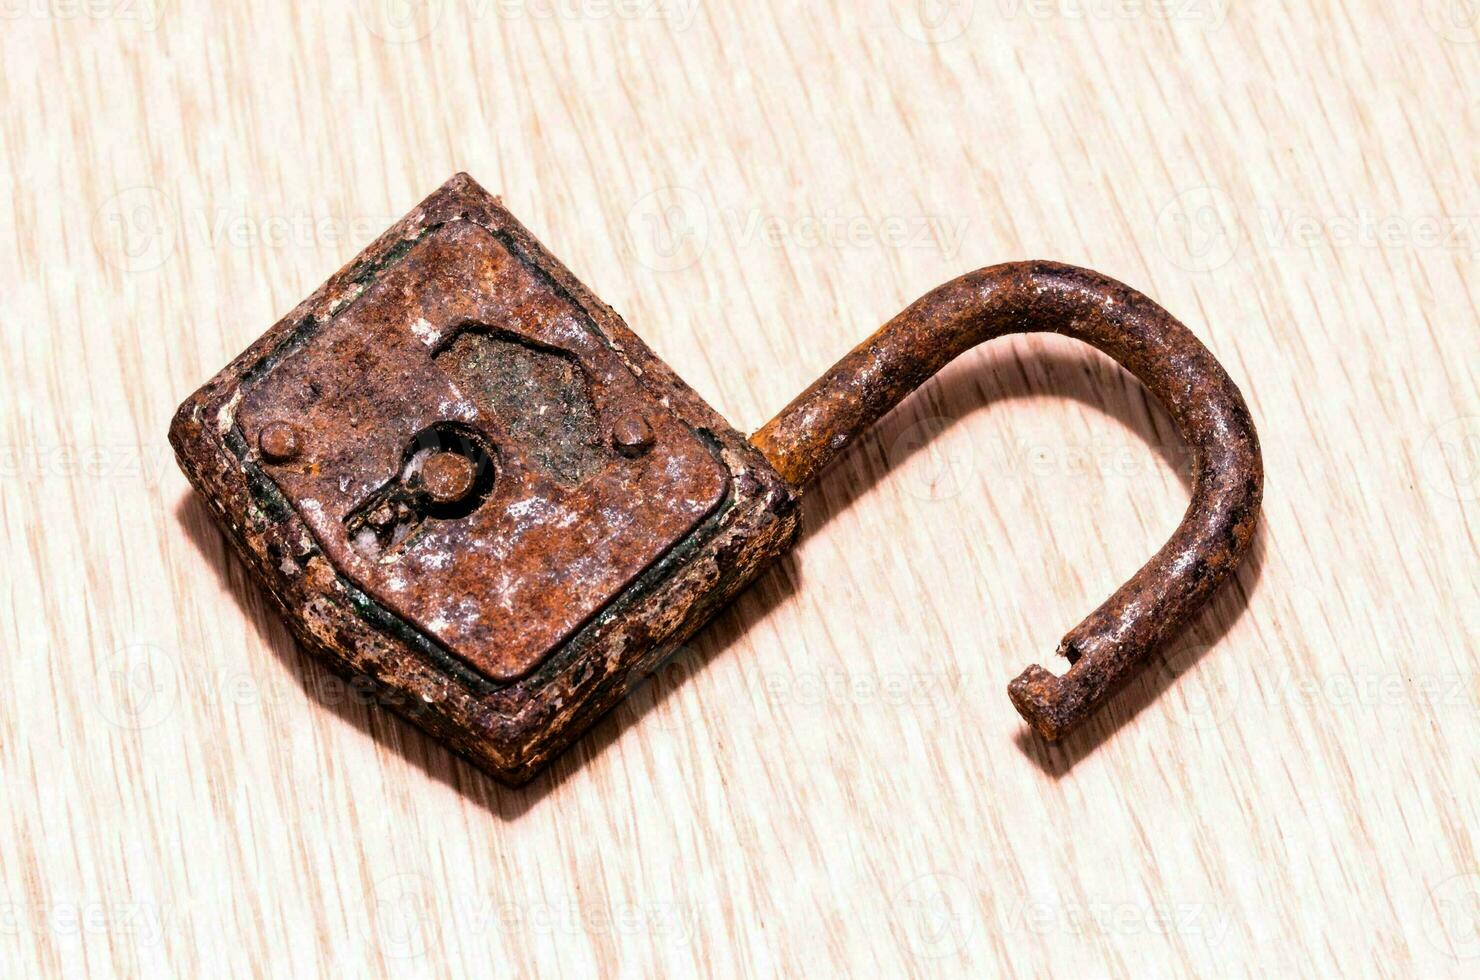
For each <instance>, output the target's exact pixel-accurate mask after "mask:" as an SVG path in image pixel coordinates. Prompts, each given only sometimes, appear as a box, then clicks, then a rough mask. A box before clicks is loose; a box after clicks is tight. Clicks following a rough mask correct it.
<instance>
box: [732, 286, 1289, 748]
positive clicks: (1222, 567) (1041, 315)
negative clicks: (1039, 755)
mask: <svg viewBox="0 0 1480 980" xmlns="http://www.w3.org/2000/svg"><path fill="white" fill-rule="evenodd" d="M1038 331H1042V332H1052V333H1059V334H1063V335H1065V336H1068V337H1074V338H1076V339H1079V340H1083V341H1085V342H1087V343H1089V344H1092V345H1094V346H1095V347H1097V348H1099V349H1100V350H1102V351H1104V352H1105V353H1106V354H1108V355H1110V356H1111V357H1113V358H1114V359H1115V360H1117V361H1119V362H1120V363H1121V364H1122V365H1124V366H1125V367H1127V368H1128V369H1129V370H1130V371H1131V372H1133V373H1134V374H1135V375H1136V376H1137V377H1138V378H1140V379H1141V381H1142V383H1144V384H1145V385H1146V387H1147V388H1148V389H1149V390H1150V391H1151V393H1152V394H1154V395H1155V396H1156V397H1157V398H1158V399H1159V400H1160V401H1161V403H1162V404H1163V405H1164V406H1165V407H1166V409H1167V411H1168V412H1169V413H1170V414H1171V416H1172V419H1173V421H1174V422H1175V423H1176V425H1177V427H1178V429H1179V430H1180V431H1181V433H1182V436H1183V438H1185V439H1186V440H1187V443H1188V445H1189V447H1190V448H1191V450H1192V454H1193V460H1194V467H1193V477H1194V478H1193V491H1192V502H1191V505H1190V506H1189V507H1188V510H1187V513H1186V515H1185V516H1184V517H1183V519H1182V522H1181V524H1180V526H1179V527H1178V528H1177V530H1176V532H1175V533H1174V534H1173V535H1172V537H1171V540H1169V541H1168V542H1167V543H1166V545H1165V546H1163V547H1162V549H1161V550H1160V551H1158V552H1157V553H1156V554H1155V555H1154V556H1153V557H1152V558H1151V560H1150V561H1149V562H1147V564H1146V565H1145V566H1144V567H1143V568H1141V570H1140V571H1139V572H1137V573H1136V575H1135V576H1134V577H1133V578H1131V580H1130V581H1129V582H1127V583H1126V584H1125V585H1124V586H1122V587H1121V588H1120V589H1119V590H1118V591H1116V593H1115V594H1114V595H1112V596H1111V597H1110V598H1109V599H1107V600H1106V601H1105V602H1104V603H1103V604H1102V605H1101V606H1100V607H1099V608H1098V609H1096V610H1095V611H1094V612H1093V613H1091V614H1090V615H1089V617H1088V618H1086V619H1085V620H1084V621H1083V622H1082V623H1080V624H1079V625H1078V626H1076V627H1075V628H1074V629H1073V630H1071V631H1070V632H1069V634H1068V635H1067V636H1065V637H1064V639H1063V641H1062V642H1061V643H1060V644H1059V650H1058V652H1059V654H1060V655H1061V656H1063V657H1065V658H1067V659H1068V661H1069V663H1070V665H1071V666H1070V667H1069V670H1068V671H1067V672H1066V673H1065V674H1063V675H1062V676H1055V675H1054V674H1051V673H1050V672H1049V671H1047V670H1045V669H1044V668H1042V667H1039V666H1031V667H1029V668H1027V669H1026V670H1024V671H1023V672H1022V674H1021V675H1019V676H1018V677H1017V679H1016V680H1014V681H1013V682H1012V683H1011V685H1009V687H1008V694H1009V695H1010V696H1011V698H1012V702H1013V704H1014V705H1016V707H1017V709H1018V711H1019V712H1020V713H1021V714H1022V715H1023V717H1024V718H1025V719H1027V721H1028V722H1029V723H1031V724H1032V726H1033V727H1034V729H1036V730H1037V731H1038V732H1039V733H1040V734H1041V735H1043V736H1044V737H1045V738H1049V739H1057V738H1061V737H1063V736H1064V735H1066V734H1068V733H1069V732H1070V731H1072V730H1073V729H1074V728H1075V727H1077V726H1078V725H1079V724H1080V723H1082V722H1083V721H1084V720H1085V719H1086V718H1087V717H1088V716H1089V715H1090V714H1091V713H1092V712H1093V711H1094V710H1095V708H1097V707H1098V706H1099V705H1101V704H1103V703H1104V701H1105V700H1106V699H1107V698H1108V697H1109V696H1110V695H1111V694H1112V693H1113V692H1114V691H1115V690H1116V688H1117V687H1119V686H1120V685H1121V684H1123V683H1124V682H1125V681H1126V680H1127V679H1129V678H1130V677H1131V676H1133V675H1134V673H1135V672H1136V671H1137V670H1138V669H1139V668H1140V666H1141V665H1142V664H1143V663H1144V662H1145V660H1146V659H1147V657H1148V656H1149V655H1150V653H1151V652H1152V651H1153V650H1155V649H1156V648H1157V647H1158V646H1159V645H1160V644H1161V643H1162V642H1164V641H1165V640H1166V639H1168V638H1169V637H1171V636H1172V635H1174V634H1175V633H1177V632H1178V631H1179V630H1181V629H1182V627H1183V626H1184V625H1185V624H1186V623H1187V621H1188V619H1189V618H1190V617H1191V616H1192V614H1193V613H1194V612H1196V610H1197V609H1198V608H1199V607H1200V606H1201V605H1202V604H1203V603H1204V602H1205V601H1206V600H1207V599H1208V597H1209V596H1210V595H1212V593H1213V591H1214V590H1215V589H1217V588H1218V586H1219V585H1220V584H1222V583H1223V582H1224V581H1225V580H1226V579H1227V578H1228V576H1229V574H1230V573H1231V572H1232V571H1233V569H1234V567H1235V566H1236V565H1237V564H1238V562H1239V560H1240V559H1241V558H1242V557H1243V555H1244V553H1245V552H1246V551H1247V550H1248V548H1249V545H1250V544H1251V543H1252V542H1253V539H1254V529H1255V525H1256V523H1257V521H1258V516H1259V506H1260V500H1261V497H1262V494H1263V486H1264V470H1263V464H1262V462H1261V459H1260V453H1259V440H1258V436H1257V435H1256V433H1255V431H1254V423H1253V420H1252V419H1251V418H1250V416H1249V410H1248V408H1247V407H1246V406H1245V404H1244V400H1243V397H1242V395H1241V394H1240V393H1239V390H1238V388H1237V387H1236V386H1235V385H1234V383H1233V381H1232V380H1231V379H1230V378H1229V377H1228V374H1227V373H1226V372H1225V371H1224V370H1223V368H1222V366H1221V365H1219V363H1218V361H1217V360H1216V359H1215V358H1214V357H1213V355H1212V354H1211V353H1209V352H1208V350H1207V348H1206V347H1204V346H1203V345H1202V344H1201V343H1200V342H1199V341H1198V340H1197V338H1196V337H1195V336H1193V334H1192V332H1191V331H1189V330H1188V329H1187V328H1186V327H1184V326H1183V325H1182V324H1181V323H1179V322H1177V320H1176V319H1175V318H1173V317H1172V316H1171V314H1169V313H1167V312H1166V311H1165V310H1163V309H1162V308H1161V307H1160V306H1157V305H1156V304H1155V303H1154V302H1152V301H1151V300H1150V299H1147V298H1146V297H1145V296H1143V295H1141V294H1140V293H1138V292H1136V291H1135V290H1133V289H1131V288H1130V287H1128V286H1125V285H1123V284H1121V283H1118V282H1116V281H1115V280H1113V279H1109V278H1107V277H1105V276H1102V275H1099V274H1098V273H1094V272H1090V271H1088V270H1085V269H1077V268H1074V267H1072V266H1066V265H1059V264H1057V263H1051V262H1022V263H1013V264H1008V265H1000V266H994V267H992V268H988V269H981V270H978V271H977V272H973V273H969V274H968V275H965V276H962V277H960V278H959V279H956V280H954V281H952V282H949V283H946V284H945V285H943V286H941V287H939V288H937V289H935V290H933V291H932V292H930V293H928V294H926V295H925V296H924V297H922V298H921V299H919V300H918V301H916V302H915V303H914V304H913V305H911V306H910V307H909V308H908V309H906V310H904V311H903V312H902V313H900V314H899V315H898V316H897V317H895V318H894V319H893V320H891V321H889V322H888V323H887V324H885V325H884V326H883V327H881V328H880V329H879V330H878V331H877V332H876V333H875V334H874V335H873V336H872V337H870V338H869V339H867V340H865V341H864V342H863V343H862V344H860V345H859V346H858V347H856V348H854V349H853V351H852V352H850V353H849V354H848V355H847V356H845V357H844V358H843V359H842V360H840V361H839V362H838V363H837V364H835V365H834V366H833V367H832V368H831V369H829V370H828V371H827V373H825V374H824V375H823V376H822V377H821V378H820V379H818V380H817V382H816V383H814V384H813V385H812V386H811V387H809V388H808V389H807V390H806V391H805V392H803V393H802V394H801V395H799V396H798V397H797V398H796V399H795V400H794V401H793V402H792V403H791V404H790V405H788V406H787V407H786V408H785V409H784V410H782V412H781V413H780V414H779V415H777V416H776V417H775V418H774V419H772V420H771V421H770V422H769V423H767V424H766V425H765V427H763V428H762V429H761V430H760V431H758V432H757V433H756V434H755V435H754V436H753V437H752V442H754V443H755V445H756V446H758V447H759V448H760V449H761V451H762V452H764V453H765V454H766V458H767V459H769V460H770V461H771V463H772V465H774V466H775V467H776V469H777V471H778V472H780V473H781V475H782V476H783V477H784V478H785V479H786V480H787V482H788V483H790V484H791V485H792V487H793V488H794V489H795V490H797V491H798V492H799V493H800V492H801V491H802V490H803V489H804V488H805V487H806V486H807V485H808V484H810V483H812V482H813V480H814V479H816V477H817V476H818V474H819V473H820V472H821V471H822V469H823V468H824V467H825V466H826V465H827V463H828V462H829V461H830V460H832V459H833V458H834V457H835V456H837V454H838V453H840V452H841V451H842V450H843V449H844V447H846V446H847V445H848V444H849V443H850V442H851V441H852V440H853V438H854V437H856V436H857V435H858V434H859V433H860V432H862V431H863V430H865V429H866V428H868V426H869V425H871V424H872V423H873V422H874V421H875V420H876V419H878V418H879V417H880V416H882V415H883V414H884V413H885V412H887V411H889V410H890V409H891V408H893V407H894V406H895V405H897V404H898V403H899V402H900V401H901V400H902V399H903V398H904V397H905V396H906V395H908V394H909V393H910V392H911V391H913V390H914V389H915V388H917V387H919V385H920V384H922V383H923V382H924V381H925V380H926V379H927V378H929V377H930V376H931V375H933V374H935V372H937V371H939V370H940V369H941V368H942V367H944V366H945V365H946V364H948V363H950V361H952V360H953V359H955V358H956V356H957V355H959V354H961V353H962V352H963V351H966V350H967V349H969V348H971V347H974V346H976V345H977V344H979V343H982V342H984V341H987V340H991V339H992V338H994V337H1000V336H1002V335H1004V334H1009V333H1030V332H1038Z"/></svg>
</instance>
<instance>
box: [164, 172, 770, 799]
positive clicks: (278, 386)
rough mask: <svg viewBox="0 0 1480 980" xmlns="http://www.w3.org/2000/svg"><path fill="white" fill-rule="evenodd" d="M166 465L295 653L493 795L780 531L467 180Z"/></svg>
mask: <svg viewBox="0 0 1480 980" xmlns="http://www.w3.org/2000/svg"><path fill="white" fill-rule="evenodd" d="M170 441H171V443H172V444H173V446H174V447H175V451H176V455H177V457H178V459H179V461H180V464H181V467H182V469H184V471H185V473H186V475H187V476H188V477H189V478H190V480H191V482H192V483H193V484H194V485H195V486H196V488H197V489H198V490H199V491H200V492H201V494H202V496H203V497H204V499H205V500H206V502H207V504H208V505H209V507H210V508H211V511H212V514H213V515H214V516H215V517H216V519H217V520H218V522H219V523H220V524H221V526H222V528H223V529H224V530H225V532H226V533H227V535H228V538H229V540H230V541H231V542H232V543H233V545H234V546H235V547H236V548H237V550H238V551H239V553H240V554H241V555H242V557H243V559H244V560H245V561H246V562H247V564H248V567H249V568H250V569H251V571H252V572H253V573H254V575H255V576H256V577H257V578H258V579H259V580H260V581H261V582H262V583H263V584H264V585H265V586H266V587H267V589H268V590H269V593H270V594H271V596H272V598H273V600H274V601H275V603H276V604H277V605H278V607H279V608H280V609H281V610H282V611H283V613H284V615H285V616H286V618H287V621H288V623H289V625H290V626H291V627H292V629H293V631H294V633H295V635H296V636H297V637H298V638H299V639H300V641H302V642H303V643H304V644H305V646H306V647H307V648H308V649H310V650H311V651H313V652H315V653H316V654H318V655H320V656H322V657H324V658H325V659H326V660H327V661H328V662H329V663H330V664H331V665H333V666H334V667H335V668H336V669H339V670H341V671H345V672H353V673H357V674H363V675H365V676H367V677H369V678H370V679H371V680H372V681H374V682H375V684H376V685H377V688H378V690H379V692H380V694H381V696H382V697H383V699H384V700H385V702H386V703H387V704H389V705H390V706H391V707H393V708H395V709H397V710H398V711H400V712H402V713H403V714H405V715H407V716H408V717H410V718H412V719H414V720H415V721H417V722H418V723H419V724H421V725H422V726H424V727H425V728H427V729H428V730H429V731H431V732H432V733H433V734H435V735H436V736H438V737H439V738H441V739H443V740H444V741H446V742H447V743H448V744H449V745H451V746H452V747H453V748H455V749H456V750H457V751H459V752H461V753H463V754H464V755H466V756H467V757H468V758H470V759H471V760H473V761H474V762H476V763H477V764H478V765H480V766H482V767H483V768H485V769H487V770H488V771H489V772H491V773H493V774H494V775H496V776H497V777H498V778H500V779H502V780H504V781H507V782H511V783H518V782H523V781H524V780H526V779H528V778H530V777H531V776H532V775H534V774H535V773H536V772H537V771H538V770H539V769H540V768H541V767H542V766H544V765H545V764H546V763H548V762H549V761H550V759H551V758H552V757H553V756H554V755H555V754H556V753H557V752H559V751H560V749H562V748H563V747H564V746H565V745H567V744H568V743H569V742H570V741H571V740H572V739H573V738H575V737H576V735H578V734H579V733H580V732H581V731H583V730H584V729H585V728H586V727H587V726H589V725H590V724H591V722H592V721H594V720H595V719H596V718H597V717H599V716H600V715H601V714H603V713H604V712H605V711H606V710H608V709H609V708H610V707H611V706H612V705H613V704H615V703H616V701H617V700H619V699H620V698H621V697H622V696H623V695H624V694H625V693H626V692H627V691H628V690H629V689H630V688H631V687H632V686H633V684H635V683H636V681H637V680H638V679H640V678H641V677H642V676H643V675H645V674H646V673H647V672H649V671H651V670H652V669H653V668H654V667H656V666H657V665H658V664H659V663H661V662H662V660H663V659H664V658H665V657H666V656H668V655H669V653H670V652H671V651H672V650H673V649H674V648H675V646H676V645H678V644H679V643H681V642H682V641H683V640H685V639H686V638H687V637H688V636H690V635H691V634H692V633H693V632H694V631H695V630H696V629H698V628H699V627H700V626H701V625H702V624H703V623H704V622H705V621H707V620H708V619H709V617H710V616H712V615H713V614H714V613H715V612H716V611H717V610H718V609H720V608H721V607H722V606H723V605H724V604H725V603H726V602H727V601H728V600H729V599H730V598H731V597H732V596H733V595H734V594H735V592H737V591H738V590H739V589H740V588H742V587H743V586H744V585H745V584H746V583H747V582H749V581H750V580H751V579H753V578H754V576H755V575H756V574H758V573H759V571H760V570H761V569H762V568H764V567H765V566H766V565H767V564H768V563H769V562H771V561H772V560H774V559H775V558H776V557H777V556H778V555H779V554H781V553H782V552H783V551H785V550H786V549H787V548H788V547H790V545H791V544H792V542H793V541H794V540H795V538H796V534H797V530H798V522H799V517H798V513H797V509H796V506H795V499H794V497H793V495H792V494H791V491H790V489H789V488H788V487H787V486H786V484H785V482H784V481H783V480H781V478H780V477H779V476H778V475H777V474H776V473H775V472H774V471H773V470H772V469H771V467H770V466H769V464H767V463H766V461H765V459H764V457H763V456H761V454H760V453H759V452H758V451H757V450H755V449H754V447H752V446H751V445H750V444H749V443H748V442H747V441H746V440H745V438H744V436H742V435H741V434H740V433H738V432H736V431H735V430H734V429H732V428H731V427H730V426H729V425H727V424H726V423H725V421H724V420H723V419H722V418H721V417H720V416H719V415H718V414H716V413H715V412H714V411H713V410H712V409H711V408H709V407H708V406H707V405H706V404H705V403H704V402H703V401H702V400H701V399H700V398H699V397H698V396H697V395H696V394H695V393H694V392H693V391H692V390H691V389H689V388H688V387H687V386H686V385H684V384H683V382H682V381H680V380H679V379H678V377H677V376H676V375H674V374H673V372H672V370H670V369H669V368H668V367H667V366H666V365H664V364H663V363H662V361H660V360H658V359H657V358H656V357H655V356H654V355H653V354H652V352H651V351H650V350H648V348H647V347H646V346H645V345H644V344H643V343H642V341H641V340H640V339H638V338H637V337H636V335H634V334H633V333H632V332H631V331H630V330H629V329H628V328H627V326H626V325H625V324H624V323H622V321H621V319H620V318H619V317H617V316H616V314H615V313H613V312H612V311H611V310H610V309H609V308H607V307H606V306H604V305H603V304H601V303H600V301H598V300H597V299H596V298H595V297H594V296H592V295H591V294H590V293H589V292H588V291H587V290H586V289H585V288H584V287H583V286H582V285H581V284H580V283H579V282H578V281H576V279H575V278H574V277H573V276H572V275H571V274H570V272H569V271H567V270H566V269H565V268H564V267H563V266H562V265H560V263H559V262H558V261H556V260H555V259H554V258H553V257H552V256H551V255H550V254H549V253H548V252H547V251H546V250H545V249H544V248H543V247H542V246H541V245H540V244H539V243H538V242H537V241H535V240H534V238H533V237H532V236H531V235H530V234H529V233H528V232H527V231H526V230H525V229H524V228H523V227H522V226H521V225H519V223H518V222H517V221H515V219H514V218H513V217H512V216H511V215H510V214H509V213H508V212H507V211H506V210H505V209H504V208H503V207H502V206H501V205H500V204H499V203H498V202H497V200H495V199H494V198H492V197H491V196H490V195H488V194H487V193H486V192H485V191H483V189H482V188H480V187H478V186H477V184H475V183H474V182H473V181H472V180H471V179H470V178H468V177H467V176H466V175H458V176H457V177H454V178H453V179H452V180H451V181H449V182H448V183H447V184H446V185H445V186H444V187H442V188H441V189H440V190H438V191H437V192H436V193H435V194H433V195H432V196H431V197H429V198H428V199H427V200H426V201H424V202H422V204H421V205H420V206H418V207H417V208H416V209H415V210H413V211H412V212H411V214H409V215H407V216H406V218H404V219H403V220H402V221H400V222H399V223H397V224H396V225H395V226H394V227H392V228H391V229H390V230H389V231H387V232H386V234H385V235H383V236H382V237H381V238H380V239H379V240H378V241H377V242H375V243H374V244H373V245H371V246H370V247H369V248H368V249H366V251H365V252H364V253H362V254H361V255H360V256H359V257H358V258H357V259H356V260H355V261H354V262H352V263H351V264H350V265H349V266H347V267H346V268H344V269H342V270H341V271H340V272H339V273H337V274H336V275H335V276H334V277H333V278H331V279H330V280H329V282H327V283H326V284H325V285H324V286H323V287H321V288H320V289H319V290H318V291H316V292H315V293H314V294H313V295H312V296H310V297H309V298H308V299H307V300H305V301H304V302H303V303H302V304H300V305H299V306H298V307H297V308H296V309H295V310H293V311H292V312H291V313H290V314H289V315H288V316H287V317H285V318H284V319H283V320H282V321H280V322H279V323H278V324H277V325H276V326H274V327H273V328H272V329H271V330H269V331H268V332H267V334H266V335H264V336H263V337H262V338H261V339H259V340H258V341H257V342H256V343H254V344H253V345H252V346H251V347H250V348H248V350H246V351H245V352H243V353H242V354H241V355H240V356H239V357H237V358H236V359H235V360H234V361H233V362H232V363H231V364H230V365H228V366H227V367H226V368H225V369H224V370H223V371H222V372H221V373H220V374H218V375H217V376H216V377H215V378H213V379H211V381H209V382H207V383H206V385H204V386H203V387H202V388H201V389H200V390H199V391H197V392H196V393H195V394H194V395H192V396H191V397H190V398H189V399H187V400H186V401H185V403H184V404H183V405H181V406H180V409H179V411H178V412H177V413H176V415H175V419H174V421H173V423H172V425H171V428H170ZM449 455H451V456H456V457H460V458H461V459H462V460H463V461H464V463H463V464H459V463H456V462H453V461H451V460H448V459H447V458H446V457H447V456H449ZM468 470H471V471H472V474H473V475H472V478H471V483H470V485H467V486H463V485H462V484H463V483H465V482H466V477H467V471H468ZM398 575H399V577H400V578H401V579H403V580H404V581H403V587H399V588H398V587H397V586H396V583H395V581H394V578H395V577H396V576H398ZM412 596H414V597H415V598H414V599H410V598H408V597H412ZM439 610H440V611H442V615H443V616H444V618H445V619H446V620H447V622H440V623H439V622H436V621H435V617H436V616H437V615H438V611H439ZM459 610H471V611H473V612H476V613H477V614H478V616H477V618H476V619H475V618H473V617H471V616H466V617H464V618H463V620H462V624H463V627H465V628H462V629H458V628H454V627H456V626H457V622H458V620H457V615H459V613H458V611H459ZM448 611H452V613H453V614H452V615H448ZM478 623H483V624H486V625H487V627H488V632H486V633H484V634H478V633H477V632H476V631H475V630H474V629H473V628H472V626H473V625H476V624H478ZM480 636H481V637H482V639H481V640H480V639H479V637H480Z"/></svg>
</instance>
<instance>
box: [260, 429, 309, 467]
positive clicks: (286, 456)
mask: <svg viewBox="0 0 1480 980" xmlns="http://www.w3.org/2000/svg"><path fill="white" fill-rule="evenodd" d="M257 449H258V450H260V451H261V453H262V457H263V458H264V459H266V460H267V461H268V462H269V463H286V462H288V461H289V460H292V459H296V458H297V457H298V453H299V452H301V451H302V449H303V446H302V445H301V444H300V442H299V440H298V430H297V429H295V428H293V426H291V425H289V424H288V423H287V422H269V423H267V425H265V426H263V427H262V431H261V432H260V433H258V435H257Z"/></svg>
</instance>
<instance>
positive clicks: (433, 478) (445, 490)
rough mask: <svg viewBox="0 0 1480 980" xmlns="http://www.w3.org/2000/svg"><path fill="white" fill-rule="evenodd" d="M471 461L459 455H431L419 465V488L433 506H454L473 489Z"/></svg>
mask: <svg viewBox="0 0 1480 980" xmlns="http://www.w3.org/2000/svg"><path fill="white" fill-rule="evenodd" d="M476 476H477V474H476V473H475V472H474V470H473V461H472V460H470V459H468V458H467V457H466V456H464V455H462V454H461V453H433V454H432V455H431V456H428V457H427V458H426V461H425V462H423V463H422V464H421V486H422V489H424V490H425V491H426V493H427V496H428V497H431V498H432V502H433V503H435V504H455V503H457V502H458V501H459V500H462V499H463V498H464V497H466V496H467V495H468V493H469V492H470V491H471V490H472V489H473V480H474V478H475V477H476Z"/></svg>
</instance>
